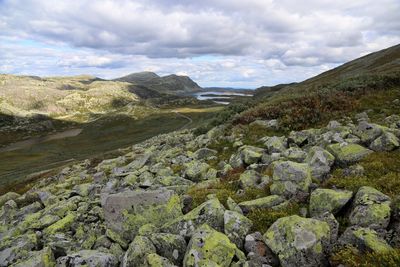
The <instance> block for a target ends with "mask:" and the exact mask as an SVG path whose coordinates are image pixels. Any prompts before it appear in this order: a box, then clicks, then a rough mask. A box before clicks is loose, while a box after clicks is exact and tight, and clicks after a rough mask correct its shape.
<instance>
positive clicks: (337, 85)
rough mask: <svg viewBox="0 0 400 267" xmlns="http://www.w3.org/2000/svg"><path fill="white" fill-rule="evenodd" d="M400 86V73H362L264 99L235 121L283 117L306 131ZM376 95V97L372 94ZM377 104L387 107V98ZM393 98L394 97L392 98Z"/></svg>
mask: <svg viewBox="0 0 400 267" xmlns="http://www.w3.org/2000/svg"><path fill="white" fill-rule="evenodd" d="M398 86H400V75H399V73H395V74H393V75H386V76H377V75H369V76H359V77H355V78H348V79H342V80H340V81H337V82H334V83H330V84H323V85H319V86H315V87H316V89H314V88H313V87H312V86H310V88H304V90H303V91H299V90H300V89H301V87H300V88H297V89H298V90H297V91H289V92H284V93H281V94H278V95H277V96H279V99H281V101H280V102H277V100H278V98H274V99H272V100H271V99H269V98H267V99H264V100H262V102H260V103H259V104H258V105H256V106H255V107H251V108H249V109H247V110H246V111H244V112H242V113H241V114H240V115H238V116H236V117H235V119H234V120H233V123H234V124H248V123H250V122H252V121H254V120H256V119H279V121H280V126H281V127H282V128H283V130H285V131H290V130H303V129H306V128H310V127H315V126H320V125H322V124H325V123H327V122H328V121H329V120H331V119H333V118H337V117H342V116H343V115H349V113H351V112H355V111H358V110H361V109H365V108H366V107H367V106H364V104H366V103H365V101H364V102H360V101H359V100H360V98H362V97H363V96H365V95H369V98H372V99H374V97H375V96H376V95H382V96H385V95H386V92H387V91H388V90H391V89H392V88H396V87H398ZM371 96H372V97H371ZM383 100H384V102H381V103H376V102H374V104H375V105H376V107H386V105H387V103H386V101H387V99H383ZM392 100H393V99H392Z"/></svg>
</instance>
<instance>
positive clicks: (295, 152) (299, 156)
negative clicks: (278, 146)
mask: <svg viewBox="0 0 400 267" xmlns="http://www.w3.org/2000/svg"><path fill="white" fill-rule="evenodd" d="M282 155H283V156H284V157H285V158H286V159H287V160H289V161H294V162H298V163H302V162H304V160H305V159H306V158H307V153H306V152H305V151H303V150H302V149H301V148H298V147H290V148H288V149H286V150H285V151H284V152H283V153H282Z"/></svg>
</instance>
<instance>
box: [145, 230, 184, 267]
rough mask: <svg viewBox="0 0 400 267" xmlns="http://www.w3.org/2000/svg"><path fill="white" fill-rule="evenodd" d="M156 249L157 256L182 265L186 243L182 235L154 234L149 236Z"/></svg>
mask: <svg viewBox="0 0 400 267" xmlns="http://www.w3.org/2000/svg"><path fill="white" fill-rule="evenodd" d="M148 237H149V239H150V240H151V242H152V243H153V245H154V246H155V247H156V251H157V254H158V255H160V256H162V257H165V258H167V259H168V260H170V261H171V262H172V263H175V264H176V265H180V264H181V262H182V261H183V257H184V255H185V251H186V241H185V239H184V238H183V237H182V236H180V235H174V234H167V233H154V234H151V235H149V236H148Z"/></svg>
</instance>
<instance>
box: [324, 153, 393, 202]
mask: <svg viewBox="0 0 400 267" xmlns="http://www.w3.org/2000/svg"><path fill="white" fill-rule="evenodd" d="M360 165H361V166H362V167H364V170H365V173H364V175H362V176H347V177H346V176H345V175H344V174H343V169H336V170H335V171H334V172H333V173H332V177H331V178H330V179H328V180H327V182H326V183H325V184H324V186H326V187H332V186H334V185H335V186H337V187H339V188H344V189H348V190H352V191H353V192H356V191H357V190H358V189H359V188H360V187H361V186H370V187H373V188H376V189H377V190H379V191H381V192H382V193H384V194H386V195H389V196H390V197H394V196H396V195H398V194H400V151H399V150H396V151H392V152H374V153H372V154H370V155H368V156H367V157H365V158H364V159H363V160H362V161H361V162H360Z"/></svg>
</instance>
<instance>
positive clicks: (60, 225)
mask: <svg viewBox="0 0 400 267" xmlns="http://www.w3.org/2000/svg"><path fill="white" fill-rule="evenodd" d="M75 220H76V214H74V213H69V214H68V215H67V216H65V217H64V218H62V219H61V220H59V221H57V222H55V223H53V224H52V225H50V226H49V227H47V228H46V229H45V230H44V233H45V234H47V235H54V234H55V233H57V232H64V231H67V230H68V229H69V228H70V227H71V225H72V224H73V223H74V221H75Z"/></svg>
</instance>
